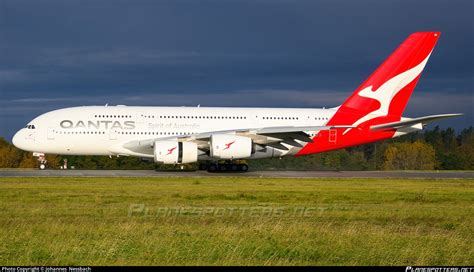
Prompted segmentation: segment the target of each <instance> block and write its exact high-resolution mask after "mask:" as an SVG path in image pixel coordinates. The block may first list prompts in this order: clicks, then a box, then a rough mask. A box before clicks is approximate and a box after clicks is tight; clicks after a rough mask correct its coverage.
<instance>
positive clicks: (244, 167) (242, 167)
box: [240, 164, 249, 172]
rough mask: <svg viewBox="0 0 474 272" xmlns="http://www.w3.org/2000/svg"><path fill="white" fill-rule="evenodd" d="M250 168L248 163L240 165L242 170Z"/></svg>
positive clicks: (245, 170)
mask: <svg viewBox="0 0 474 272" xmlns="http://www.w3.org/2000/svg"><path fill="white" fill-rule="evenodd" d="M248 170H249V166H248V165H246V164H241V165H240V171H242V172H247V171H248Z"/></svg>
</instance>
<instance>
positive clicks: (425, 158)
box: [0, 126, 474, 170]
mask: <svg viewBox="0 0 474 272" xmlns="http://www.w3.org/2000/svg"><path fill="white" fill-rule="evenodd" d="M46 159H47V161H48V167H49V168H53V169H59V168H60V167H61V166H62V165H63V163H64V159H66V160H67V161H68V167H69V168H70V167H71V166H72V167H74V168H75V169H161V170H167V169H171V170H172V169H178V168H177V166H173V165H156V164H154V163H152V162H144V161H141V160H140V159H138V158H134V157H118V158H117V157H112V158H109V157H107V156H62V155H46ZM248 164H249V166H250V167H251V168H252V169H287V170H290V169H293V170H474V133H473V127H472V126H471V127H469V128H466V129H463V130H462V131H460V132H459V133H457V134H456V132H455V130H454V129H452V128H447V129H441V128H439V127H438V126H436V127H434V128H433V129H430V130H425V131H423V132H418V133H412V134H408V135H405V136H402V137H398V138H394V139H390V140H385V141H382V142H377V143H372V144H366V145H361V146H356V147H351V148H346V149H341V150H335V151H331V152H326V153H321V154H316V155H310V156H303V157H297V158H289V157H285V158H276V159H261V160H249V161H248ZM37 166H38V162H37V158H36V157H33V156H32V154H31V152H25V151H21V150H19V149H17V148H16V147H14V146H13V145H12V144H11V143H9V142H8V141H6V140H5V139H4V138H2V137H0V168H35V167H37ZM179 168H181V167H179ZM196 168H197V164H195V163H194V164H189V165H186V166H185V169H196Z"/></svg>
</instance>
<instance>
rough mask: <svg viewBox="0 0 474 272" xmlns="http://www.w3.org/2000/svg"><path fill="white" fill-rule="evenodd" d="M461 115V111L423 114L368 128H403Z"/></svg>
mask: <svg viewBox="0 0 474 272" xmlns="http://www.w3.org/2000/svg"><path fill="white" fill-rule="evenodd" d="M461 115H463V114H462V113H449V114H438V115H430V116H424V117H418V118H407V119H405V120H403V121H398V122H391V123H386V124H380V125H375V126H371V127H370V129H372V130H382V129H398V128H403V127H409V126H413V125H416V124H420V123H421V124H426V123H429V122H432V121H435V120H439V119H445V118H451V117H456V116H461Z"/></svg>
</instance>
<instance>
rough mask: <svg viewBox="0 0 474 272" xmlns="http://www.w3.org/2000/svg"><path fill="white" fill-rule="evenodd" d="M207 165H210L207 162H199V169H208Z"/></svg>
mask: <svg viewBox="0 0 474 272" xmlns="http://www.w3.org/2000/svg"><path fill="white" fill-rule="evenodd" d="M207 166H208V165H207V164H205V163H202V164H199V167H198V169H199V170H207Z"/></svg>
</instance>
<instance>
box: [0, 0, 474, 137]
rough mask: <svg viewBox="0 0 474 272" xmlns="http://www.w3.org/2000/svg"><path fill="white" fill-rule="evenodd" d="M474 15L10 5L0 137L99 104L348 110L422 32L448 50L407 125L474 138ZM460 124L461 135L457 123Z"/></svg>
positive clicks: (358, 8) (433, 6) (465, 11)
mask: <svg viewBox="0 0 474 272" xmlns="http://www.w3.org/2000/svg"><path fill="white" fill-rule="evenodd" d="M473 9H474V8H473V4H472V1H309V0H308V1H289V0H288V1H276V0H268V1H262V0H255V1H254V0H252V1H250V0H249V1H237V0H235V1H229V0H216V1H179V0H178V1H176V0H173V1H119V0H115V1H22V0H15V1H8V0H7V1H3V2H0V39H1V40H2V43H1V44H0V50H1V51H0V53H1V54H0V92H1V95H2V100H1V102H0V107H1V108H2V109H1V110H0V130H1V133H0V135H6V136H8V137H11V135H12V133H13V131H14V130H15V129H18V128H20V127H22V126H23V125H24V123H25V122H27V121H28V120H30V119H32V118H33V117H34V116H35V115H37V114H39V113H42V112H45V111H47V110H50V109H55V108H60V107H65V106H74V105H86V104H105V103H111V104H128V105H196V104H202V105H212V106H218V105H222V106H286V107H320V106H336V105H338V104H340V103H341V102H342V101H343V100H344V99H345V98H346V97H347V96H348V95H349V94H350V93H351V92H352V91H353V90H354V89H355V88H356V87H357V86H358V85H359V84H360V83H361V82H362V81H363V80H364V79H365V78H366V77H367V76H368V75H369V74H370V73H371V72H372V71H373V70H374V69H375V68H376V67H377V66H378V65H379V64H380V63H381V61H383V59H385V58H386V57H387V56H388V55H389V54H390V52H391V51H393V50H394V49H395V48H396V47H397V46H398V44H399V43H400V42H401V41H403V39H405V38H406V36H407V35H408V34H410V33H411V32H414V31H423V30H439V31H442V36H441V39H440V41H439V43H438V46H437V47H436V49H435V52H434V53H433V55H432V58H431V59H430V62H429V63H428V66H427V68H426V69H425V70H426V71H425V73H424V74H423V76H422V78H421V80H420V83H419V86H418V88H417V89H416V90H415V93H414V97H413V99H412V101H410V103H409V106H408V108H407V114H412V115H422V114H432V113H441V112H458V111H462V112H466V113H467V116H466V117H463V119H460V120H458V121H455V122H454V124H455V125H456V126H457V127H462V126H465V125H470V124H472V116H473V114H472V109H471V106H470V105H472V102H474V101H473V96H472V94H471V93H472V90H473V87H474V86H473V85H474V79H473V75H474V73H473V72H474V71H473V69H474V68H473V60H474V56H473V49H472V48H474V35H473V34H474V30H473V26H472V19H471V14H472V11H473ZM444 124H449V123H444Z"/></svg>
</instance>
